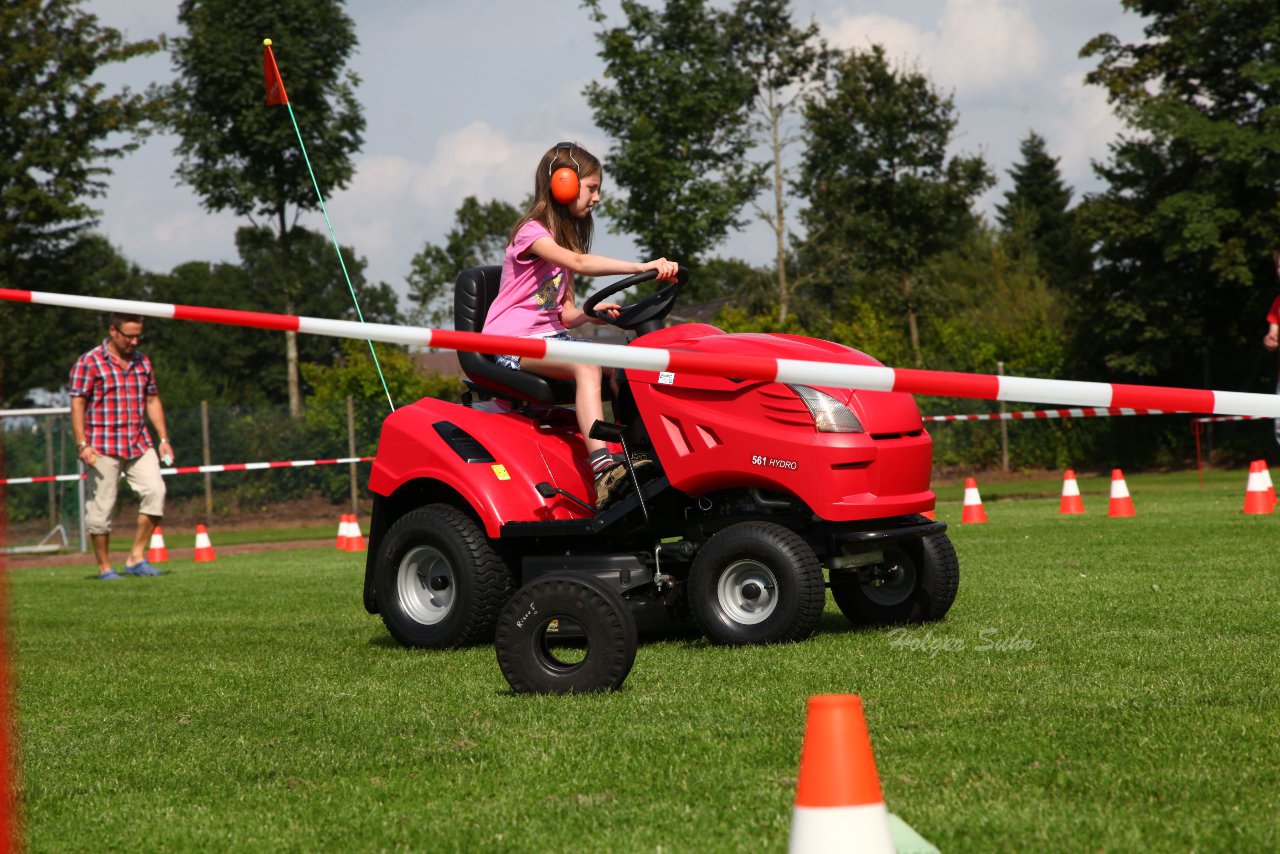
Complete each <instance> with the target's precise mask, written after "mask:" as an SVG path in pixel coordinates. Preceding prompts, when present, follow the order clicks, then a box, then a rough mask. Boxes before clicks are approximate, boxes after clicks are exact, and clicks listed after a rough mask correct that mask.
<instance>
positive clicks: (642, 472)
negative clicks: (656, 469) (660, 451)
mask: <svg viewBox="0 0 1280 854" xmlns="http://www.w3.org/2000/svg"><path fill="white" fill-rule="evenodd" d="M652 467H653V460H647V459H646V460H635V470H636V477H637V478H640V479H643V478H644V477H645V476H646V475H647V474H649V472H648V471H646V469H652ZM630 485H631V475H630V474H629V473H628V472H627V467H626V465H624V464H623V463H614V464H613V465H611V466H609V468H607V469H605V470H604V471H602V472H600V474H598V475H596V508H597V509H600V510H603V509H604V508H605V507H607V506H608V505H610V504H612V503H613V502H614V501H615V500H616V499H617V498H619V497H620V496H622V495H623V494H624V493H626V491H627V488H628V487H629V486H630Z"/></svg>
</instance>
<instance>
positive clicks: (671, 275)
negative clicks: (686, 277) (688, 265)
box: [644, 258, 680, 282]
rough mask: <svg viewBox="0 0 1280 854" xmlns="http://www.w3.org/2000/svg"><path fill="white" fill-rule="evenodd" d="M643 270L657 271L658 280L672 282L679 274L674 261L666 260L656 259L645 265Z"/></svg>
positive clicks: (678, 268)
mask: <svg viewBox="0 0 1280 854" xmlns="http://www.w3.org/2000/svg"><path fill="white" fill-rule="evenodd" d="M644 269H646V270H657V271H658V278H659V279H663V280H665V281H668V282H674V281H675V280H676V274H677V273H679V272H680V265H679V264H677V263H676V262H675V261H668V260H667V259H666V258H656V259H654V260H653V261H650V262H649V263H647V264H645V265H644Z"/></svg>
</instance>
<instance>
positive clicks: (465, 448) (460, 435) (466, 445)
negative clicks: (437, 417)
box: [431, 421, 496, 463]
mask: <svg viewBox="0 0 1280 854" xmlns="http://www.w3.org/2000/svg"><path fill="white" fill-rule="evenodd" d="M431 426H432V427H434V428H435V431H436V433H438V434H439V435H440V438H441V439H443V440H444V443H445V444H446V445H448V446H449V448H450V449H451V450H452V451H453V452H454V453H455V454H457V455H458V456H459V457H461V458H462V460H463V462H468V463H492V462H496V461H495V460H494V458H493V454H491V453H489V451H488V449H486V448H485V446H484V445H482V444H480V440H479V439H477V438H476V437H475V436H472V435H471V434H470V433H468V432H467V431H466V430H463V429H462V428H461V427H459V426H458V425H457V424H454V423H452V422H450V421H437V422H436V423H435V424H432V425H431Z"/></svg>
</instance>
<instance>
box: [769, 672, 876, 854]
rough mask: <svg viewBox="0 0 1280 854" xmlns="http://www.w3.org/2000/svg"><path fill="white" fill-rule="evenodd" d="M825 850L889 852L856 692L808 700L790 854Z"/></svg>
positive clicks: (868, 737) (865, 727) (869, 748)
mask: <svg viewBox="0 0 1280 854" xmlns="http://www.w3.org/2000/svg"><path fill="white" fill-rule="evenodd" d="M826 851H862V852H880V851H883V852H893V851H894V844H893V832H892V830H891V829H890V825H889V811H888V810H887V809H886V808H885V805H884V795H882V794H881V792H880V777H879V775H878V774H877V773H876V761H875V757H874V756H872V754H871V736H870V735H869V734H868V733H867V721H866V718H865V717H864V716H863V714H862V699H861V698H860V697H858V696H857V695H856V694H819V695H818V696H816V697H810V698H809V716H808V720H807V722H806V723H805V728H804V746H803V747H802V748H801V750H800V775H799V780H798V781H797V783H796V804H795V811H794V812H793V813H792V816H791V845H790V852H791V854H811V852H826Z"/></svg>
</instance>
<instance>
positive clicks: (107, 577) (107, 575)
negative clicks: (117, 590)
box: [97, 569, 120, 581]
mask: <svg viewBox="0 0 1280 854" xmlns="http://www.w3.org/2000/svg"><path fill="white" fill-rule="evenodd" d="M97 580H98V581H119V580H120V573H118V572H116V571H115V570H114V569H108V570H107V571H106V572H99V573H98V579H97Z"/></svg>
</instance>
